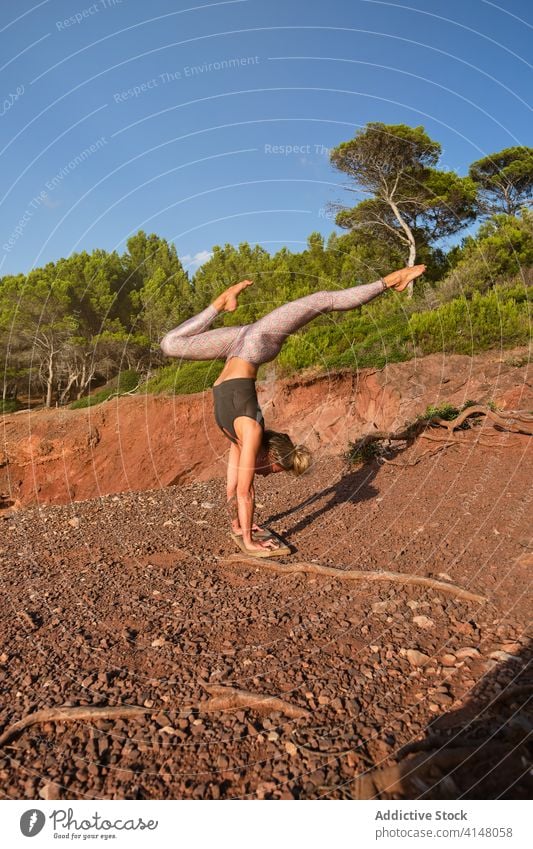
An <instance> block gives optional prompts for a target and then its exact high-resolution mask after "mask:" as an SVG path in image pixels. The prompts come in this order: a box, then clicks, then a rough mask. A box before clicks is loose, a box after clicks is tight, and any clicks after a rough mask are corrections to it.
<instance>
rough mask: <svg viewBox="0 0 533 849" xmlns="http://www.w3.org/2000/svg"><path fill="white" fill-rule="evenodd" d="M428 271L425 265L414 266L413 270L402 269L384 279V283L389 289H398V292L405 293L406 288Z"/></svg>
mask: <svg viewBox="0 0 533 849" xmlns="http://www.w3.org/2000/svg"><path fill="white" fill-rule="evenodd" d="M425 270H426V266H425V265H413V266H412V268H401V269H400V270H399V271H393V272H392V273H391V274H387V276H386V277H384V278H383V279H384V281H385V283H386V284H387V287H388V288H389V289H396V291H397V292H403V290H404V289H405V288H406V286H408V285H409V283H411V281H412V280H415V279H416V278H417V277H420V275H421V274H423V273H424V271H425Z"/></svg>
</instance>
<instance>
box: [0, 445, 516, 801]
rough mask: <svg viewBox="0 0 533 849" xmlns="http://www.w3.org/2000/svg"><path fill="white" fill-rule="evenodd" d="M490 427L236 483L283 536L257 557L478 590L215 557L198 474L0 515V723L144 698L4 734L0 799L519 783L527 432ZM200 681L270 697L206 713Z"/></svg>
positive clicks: (213, 528)
mask: <svg viewBox="0 0 533 849" xmlns="http://www.w3.org/2000/svg"><path fill="white" fill-rule="evenodd" d="M464 438H465V439H466V438H468V437H464ZM490 438H491V439H493V440H495V442H496V444H498V445H500V446H501V447H490V448H489V447H487V446H486V445H481V444H477V445H475V446H474V445H472V444H468V445H467V444H465V445H458V446H454V447H452V448H448V449H447V450H445V451H440V452H439V453H437V454H435V455H434V456H429V455H427V456H425V457H424V458H423V459H422V460H421V461H420V462H419V463H418V464H417V465H402V466H400V465H389V464H383V463H377V462H372V463H370V464H367V465H364V466H361V465H352V466H350V465H349V464H347V463H346V462H345V461H344V460H343V459H342V458H341V457H340V456H337V457H331V456H329V457H324V458H322V459H319V460H318V461H317V463H316V465H315V466H314V467H313V469H312V470H311V472H310V473H308V474H307V475H305V476H304V477H303V478H301V479H294V478H290V477H289V476H285V475H274V476H271V477H269V478H268V479H264V480H259V481H258V482H257V486H256V494H257V499H258V502H259V505H258V517H257V518H258V521H260V522H262V523H265V524H268V525H269V526H271V527H272V528H273V529H275V530H276V531H277V532H278V533H282V534H283V535H284V537H285V538H286V540H287V541H288V542H289V544H290V545H291V546H293V547H294V549H295V550H294V553H293V554H292V555H291V557H287V558H283V559H282V560H281V561H280V562H282V563H285V564H288V563H299V562H303V561H305V562H316V563H320V564H323V565H326V566H333V567H335V568H337V569H340V570H349V569H358V570H363V571H367V572H369V573H374V572H376V571H379V570H381V569H388V570H392V571H395V572H398V573H402V574H405V575H420V576H425V577H432V578H436V579H438V580H440V581H444V582H446V583H454V584H456V585H459V586H461V587H464V588H467V589H468V590H470V591H472V592H474V593H478V594H480V595H482V596H484V597H485V598H486V601H481V602H480V601H467V600H464V599H461V598H459V597H457V596H456V595H455V594H454V593H453V591H452V592H445V591H442V590H440V589H434V588H429V587H424V586H416V585H410V584H406V585H402V584H395V583H391V582H388V581H383V582H381V581H380V582H371V581H366V580H343V579H339V578H337V577H324V576H321V575H313V574H278V573H276V572H275V571H271V570H269V569H267V568H266V567H265V565H264V564H263V563H261V562H260V561H255V562H253V563H252V564H249V563H243V562H238V561H231V560H229V559H228V558H229V557H230V555H232V554H233V553H234V552H235V546H234V544H233V543H232V541H231V540H230V539H229V538H228V536H227V525H228V519H227V516H226V512H225V492H224V482H223V481H222V480H220V479H218V480H213V481H209V482H203V483H195V484H190V485H187V486H183V487H167V488H161V489H158V490H153V491H148V492H144V493H129V494H121V495H115V496H112V495H109V496H105V497H100V498H95V499H93V500H89V501H83V502H74V503H71V504H68V505H65V506H47V507H40V508H39V507H30V508H25V509H22V510H19V511H17V512H10V511H4V514H5V515H4V519H3V521H1V520H0V531H1V540H0V558H1V562H2V577H3V586H2V596H1V605H0V619H1V627H0V634H1V635H2V636H1V645H0V687H1V692H2V709H1V711H0V733H1V731H2V730H5V729H6V728H7V727H8V726H9V725H11V724H12V723H13V722H15V721H17V720H20V719H21V718H23V717H24V716H26V715H27V714H29V713H31V712H34V711H36V710H40V709H44V708H50V707H54V706H65V705H68V706H75V705H78V706H79V705H99V706H106V705H113V706H116V705H121V704H127V705H139V706H142V707H144V708H145V709H146V714H144V715H141V716H136V717H133V718H122V719H120V718H119V719H116V718H114V719H111V718H104V719H98V720H94V721H75V722H72V721H69V722H67V721H64V722H55V721H54V722H52V721H49V722H44V723H40V724H36V725H32V726H31V727H28V728H26V729H25V730H23V731H22V732H21V733H20V734H18V735H17V736H14V737H13V738H12V739H11V740H9V741H8V742H7V743H6V744H5V745H4V746H3V747H2V750H1V751H0V785H1V787H2V794H3V796H4V797H6V798H26V799H37V798H39V797H41V798H55V799H85V798H97V799H117V798H128V799H179V798H195V799H197V798H202V799H204V798H208V799H219V798H260V799H261V798H273V799H293V798H298V799H310V798H328V799H329V798H335V799H336V798H373V797H374V796H377V795H379V796H381V797H382V798H424V799H427V798H496V797H506V798H529V797H530V795H531V789H532V784H531V782H532V772H531V770H532V764H533V758H532V754H533V752H532V748H531V730H532V728H533V725H532V723H533V713H532V711H531V709H530V708H531V702H530V699H531V692H532V687H533V675H532V672H531V666H530V659H531V630H530V624H529V617H530V613H531V594H530V590H529V585H528V582H529V581H530V574H531V566H532V565H533V560H532V557H531V554H529V553H528V545H529V533H530V521H531V497H532V490H531V476H530V473H529V470H528V459H529V455H528V451H530V450H531V448H530V442H531V440H530V439H529V438H528V437H526V436H519V435H512V436H506V435H504V436H502V435H500V436H496V437H495V435H494V433H493V434H492V436H491V437H490ZM422 443H423V440H420V441H419V442H418V443H417V444H416V445H415V446H414V447H413V448H411V449H409V450H407V451H404V452H402V453H400V454H399V455H397V457H396V458H395V462H396V463H398V464H406V463H408V462H413V461H414V459H416V457H417V456H418V455H419V454H420V453H421V452H422V451H423V450H424V451H425V450H427V449H428V447H436V446H431V444H429V445H428V444H427V443H426V444H422ZM213 684H218V685H223V686H226V687H232V688H239V689H240V690H246V691H248V692H252V693H254V694H258V695H268V696H276V697H278V698H280V699H282V700H283V703H281V704H279V705H274V706H272V705H266V704H263V705H252V706H246V705H244V706H243V705H239V704H236V705H235V704H233V705H229V706H226V707H225V708H224V707H220V708H219V709H214V710H213V709H211V710H210V709H208V706H209V699H210V698H212V696H211V695H210V693H209V690H208V688H209V685H213ZM285 703H286V705H288V706H289V707H288V708H287V707H286V705H285ZM284 705H285V706H284ZM276 708H277V709H276ZM294 708H301V709H304V710H305V711H306V713H305V715H302V716H300V717H294V716H291V715H288V714H290V713H291V710H292V712H293V713H294ZM413 752H416V753H417V755H416V757H418V758H419V759H420V753H421V752H422V753H424V754H423V760H424V764H423V765H422V767H420V768H417V769H414V768H413V769H410V770H407V774H406V775H404V778H403V779H402V781H401V782H397V781H395V780H394V779H393V778H391V779H390V781H389V780H388V779H387V776H390V775H393V773H391V772H390V771H389V772H385V771H384V769H385V768H387V767H389V768H390V767H392V768H393V769H397V768H398V767H397V766H396V767H395V765H397V764H398V763H399V764H400V766H402V764H403V765H404V766H405V764H406V763H409V758H410V757H412V756H413V754H412V753H413ZM409 753H411V754H409ZM428 753H431V754H432V758H431V760H430V759H429V754H428ZM426 755H427V758H426ZM406 759H407V761H406ZM404 773H405V770H404ZM376 776H377V777H378V778H376V780H375V781H374V777H376ZM379 776H381V780H378V779H379ZM383 776H385V778H384V779H383ZM367 779H368V780H367ZM369 781H370V783H369Z"/></svg>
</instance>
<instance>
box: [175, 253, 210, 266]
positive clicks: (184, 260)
mask: <svg viewBox="0 0 533 849" xmlns="http://www.w3.org/2000/svg"><path fill="white" fill-rule="evenodd" d="M212 256H213V253H212V251H197V253H195V254H194V256H191V254H185V255H184V256H180V262H181V264H182V265H183V266H184V267H185V268H190V269H192V270H193V271H196V269H197V268H200V266H201V265H203V264H204V262H207V260H208V259H211V257H212Z"/></svg>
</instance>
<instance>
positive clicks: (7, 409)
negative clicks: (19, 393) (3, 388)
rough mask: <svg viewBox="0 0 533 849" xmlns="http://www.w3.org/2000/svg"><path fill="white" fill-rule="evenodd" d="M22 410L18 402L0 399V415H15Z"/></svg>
mask: <svg viewBox="0 0 533 849" xmlns="http://www.w3.org/2000/svg"><path fill="white" fill-rule="evenodd" d="M21 409H22V404H21V403H20V401H18V400H16V399H15V400H7V399H6V400H5V401H4V400H2V399H1V398H0V415H1V414H2V413H16V412H17V410H21Z"/></svg>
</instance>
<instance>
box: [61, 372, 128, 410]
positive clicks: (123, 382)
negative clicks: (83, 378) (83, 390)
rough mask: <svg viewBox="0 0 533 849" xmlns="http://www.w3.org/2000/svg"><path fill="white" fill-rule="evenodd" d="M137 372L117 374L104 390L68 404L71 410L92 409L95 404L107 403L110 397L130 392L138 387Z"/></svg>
mask: <svg viewBox="0 0 533 849" xmlns="http://www.w3.org/2000/svg"><path fill="white" fill-rule="evenodd" d="M139 378H140V376H139V372H137V371H135V369H132V368H130V369H125V370H124V371H121V372H119V373H118V375H117V377H116V378H114V380H111V381H110V382H109V383H108V384H107V386H106V387H105V389H101V390H100V391H99V392H94V393H93V394H92V395H86V396H84V397H83V398H78V400H77V401H73V402H72V404H69V407H70V409H71V410H82V409H84V408H85V407H94V406H95V405H96V404H102V402H103V401H107V399H108V398H110V397H111V396H112V395H120V394H122V393H123V392H132V391H133V390H134V389H137V386H138V385H139Z"/></svg>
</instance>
